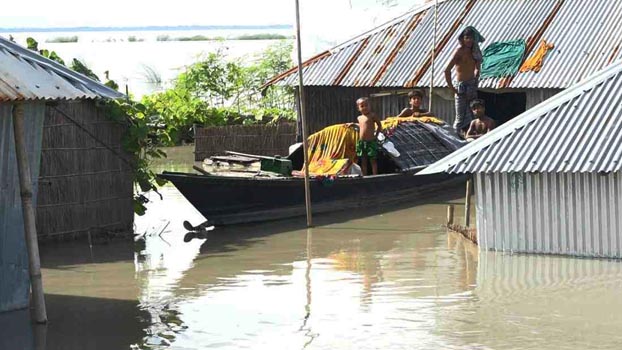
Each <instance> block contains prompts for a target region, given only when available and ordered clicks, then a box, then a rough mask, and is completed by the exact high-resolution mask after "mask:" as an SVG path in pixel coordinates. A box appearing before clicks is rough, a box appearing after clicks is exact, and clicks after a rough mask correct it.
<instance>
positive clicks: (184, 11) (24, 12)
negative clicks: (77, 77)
mask: <svg viewBox="0 0 622 350" xmlns="http://www.w3.org/2000/svg"><path fill="white" fill-rule="evenodd" d="M387 1H388V2H389V3H391V4H394V6H393V7H389V6H386V5H383V3H386V2H387ZM419 2H422V0H410V1H400V0H300V3H301V9H302V11H301V17H302V18H303V19H304V18H310V19H312V21H314V22H315V21H321V22H324V23H325V24H326V22H327V21H326V20H330V21H339V20H341V21H346V22H348V23H351V22H368V21H369V18H367V17H364V18H361V17H359V16H356V14H357V13H351V11H354V12H360V13H365V12H366V13H367V14H370V13H371V12H375V13H380V12H387V11H391V10H393V11H399V9H407V8H408V7H412V5H413V4H416V3H419ZM294 4H295V2H294V0H202V1H200V0H174V1H171V0H106V1H104V2H88V1H84V0H55V1H49V0H20V1H11V2H9V3H7V4H4V5H3V9H2V11H1V13H0V27H4V28H8V27H75V26H91V27H98V26H99V27H101V26H106V27H108V26H149V25H165V26H167V25H170V26H175V25H230V24H249V25H261V24H294V21H295V18H294ZM360 13H359V15H360ZM344 15H345V16H344ZM353 15H354V16H353Z"/></svg>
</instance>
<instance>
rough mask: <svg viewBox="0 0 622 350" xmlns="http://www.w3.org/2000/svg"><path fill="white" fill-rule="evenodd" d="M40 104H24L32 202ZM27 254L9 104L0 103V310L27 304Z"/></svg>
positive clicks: (13, 308) (36, 167)
mask: <svg viewBox="0 0 622 350" xmlns="http://www.w3.org/2000/svg"><path fill="white" fill-rule="evenodd" d="M44 112H45V105H44V104H43V103H26V104H24V117H25V128H26V143H27V147H28V155H29V157H30V158H29V160H30V173H31V176H32V181H33V189H34V195H35V197H34V199H35V203H36V193H37V187H38V183H37V178H38V175H39V162H40V155H41V133H42V130H43V116H44ZM29 289H30V281H29V279H28V255H27V251H26V242H25V240H24V222H23V217H22V204H21V197H20V194H19V180H18V174H17V160H16V158H15V142H14V138H13V119H12V116H11V105H10V104H7V103H2V104H0V312H3V311H9V310H15V309H20V308H24V307H27V306H28V291H29Z"/></svg>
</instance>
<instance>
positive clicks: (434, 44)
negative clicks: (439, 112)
mask: <svg viewBox="0 0 622 350" xmlns="http://www.w3.org/2000/svg"><path fill="white" fill-rule="evenodd" d="M437 27H438V0H434V35H432V66H431V75H430V101H429V102H430V106H429V108H428V111H430V112H432V96H433V95H432V92H433V91H432V90H434V59H435V58H436V28H437Z"/></svg>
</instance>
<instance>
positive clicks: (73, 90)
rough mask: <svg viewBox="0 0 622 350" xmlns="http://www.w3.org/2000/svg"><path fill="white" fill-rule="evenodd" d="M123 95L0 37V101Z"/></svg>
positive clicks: (117, 96)
mask: <svg viewBox="0 0 622 350" xmlns="http://www.w3.org/2000/svg"><path fill="white" fill-rule="evenodd" d="M123 97H125V95H123V94H121V93H120V92H118V91H115V90H113V89H111V88H109V87H107V86H105V85H103V84H101V83H99V82H96V81H94V80H92V79H90V78H87V77H85V76H83V75H82V74H79V73H76V72H74V71H72V70H71V69H69V68H67V67H65V66H63V65H62V64H59V63H57V62H54V61H52V60H49V59H47V58H45V57H43V56H41V55H39V54H37V53H36V52H34V51H31V50H28V49H26V48H24V47H21V46H19V45H17V44H15V43H13V42H11V41H9V40H7V39H5V38H2V37H0V101H24V100H59V99H66V100H74V99H94V98H123Z"/></svg>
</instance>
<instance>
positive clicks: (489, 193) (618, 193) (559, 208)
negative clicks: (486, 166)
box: [475, 173, 622, 258]
mask: <svg viewBox="0 0 622 350" xmlns="http://www.w3.org/2000/svg"><path fill="white" fill-rule="evenodd" d="M475 179H476V193H477V199H476V201H477V203H476V205H477V214H476V215H477V231H478V240H479V245H480V247H481V248H482V249H488V250H497V251H508V252H520V253H544V254H563V255H572V256H585V257H607V258H621V257H622V174H620V173H609V174H590V173H585V174H581V173H576V174H571V173H568V174H565V173H544V174H541V173H534V174H530V173H483V174H476V175H475Z"/></svg>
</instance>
